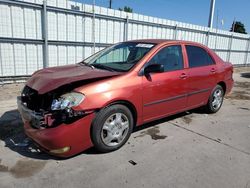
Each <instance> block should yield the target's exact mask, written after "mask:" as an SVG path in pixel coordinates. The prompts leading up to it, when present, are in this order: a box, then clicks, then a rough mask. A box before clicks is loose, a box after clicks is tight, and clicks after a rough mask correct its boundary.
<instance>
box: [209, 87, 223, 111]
mask: <svg viewBox="0 0 250 188" xmlns="http://www.w3.org/2000/svg"><path fill="white" fill-rule="evenodd" d="M224 94H225V93H224V90H223V88H222V87H221V86H220V85H216V87H215V88H214V89H213V91H212V93H211V95H210V96H209V99H208V103H207V105H206V107H205V108H206V111H207V112H208V113H216V112H218V111H219V109H220V108H221V105H222V103H223V98H224Z"/></svg>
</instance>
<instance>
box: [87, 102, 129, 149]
mask: <svg viewBox="0 0 250 188" xmlns="http://www.w3.org/2000/svg"><path fill="white" fill-rule="evenodd" d="M133 124H134V120H133V115H132V113H131V111H130V110H129V109H128V108H127V107H126V106H124V105H120V104H117V105H112V106H108V107H106V108H103V109H102V110H100V111H99V112H98V113H97V114H96V117H95V119H94V121H93V122H92V129H91V138H92V142H93V144H94V147H95V148H96V149H97V150H98V151H99V152H104V153H105V152H111V151H114V150H117V149H119V148H120V147H122V146H123V145H124V144H125V143H126V142H127V140H128V139H129V137H130V135H131V133H132V130H133V126H134V125H133Z"/></svg>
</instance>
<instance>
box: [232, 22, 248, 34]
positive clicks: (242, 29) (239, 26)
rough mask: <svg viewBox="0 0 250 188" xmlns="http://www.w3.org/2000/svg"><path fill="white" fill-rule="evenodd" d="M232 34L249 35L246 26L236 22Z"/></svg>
mask: <svg viewBox="0 0 250 188" xmlns="http://www.w3.org/2000/svg"><path fill="white" fill-rule="evenodd" d="M230 31H231V32H236V33H243V34H247V32H246V29H245V25H244V24H243V23H241V22H238V21H234V22H233V24H232V27H231V29H230Z"/></svg>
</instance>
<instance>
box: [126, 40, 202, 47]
mask: <svg viewBox="0 0 250 188" xmlns="http://www.w3.org/2000/svg"><path fill="white" fill-rule="evenodd" d="M126 42H141V43H153V44H166V43H182V44H194V45H199V46H203V45H202V44H200V43H197V42H192V41H184V40H168V39H137V40H129V41H126Z"/></svg>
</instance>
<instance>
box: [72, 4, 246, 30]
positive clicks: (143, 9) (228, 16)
mask: <svg viewBox="0 0 250 188" xmlns="http://www.w3.org/2000/svg"><path fill="white" fill-rule="evenodd" d="M74 1H78V2H82V3H86V4H92V2H93V0H74ZM95 1H96V5H98V6H104V7H108V6H109V0H95ZM124 6H129V7H131V8H132V9H133V12H135V13H139V14H144V15H147V16H154V17H159V18H165V19H169V20H175V21H180V22H185V23H191V24H196V25H202V26H207V25H208V17H209V9H210V0H112V8H114V9H118V8H119V7H124ZM217 15H218V22H217ZM222 19H223V21H224V25H222V24H221V20H222ZM234 19H235V20H236V21H241V22H242V23H243V24H244V25H245V28H246V31H247V33H250V0H216V3H215V15H214V23H213V27H214V28H216V23H218V28H219V29H223V30H229V29H230V28H231V26H232V23H233V21H234Z"/></svg>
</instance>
